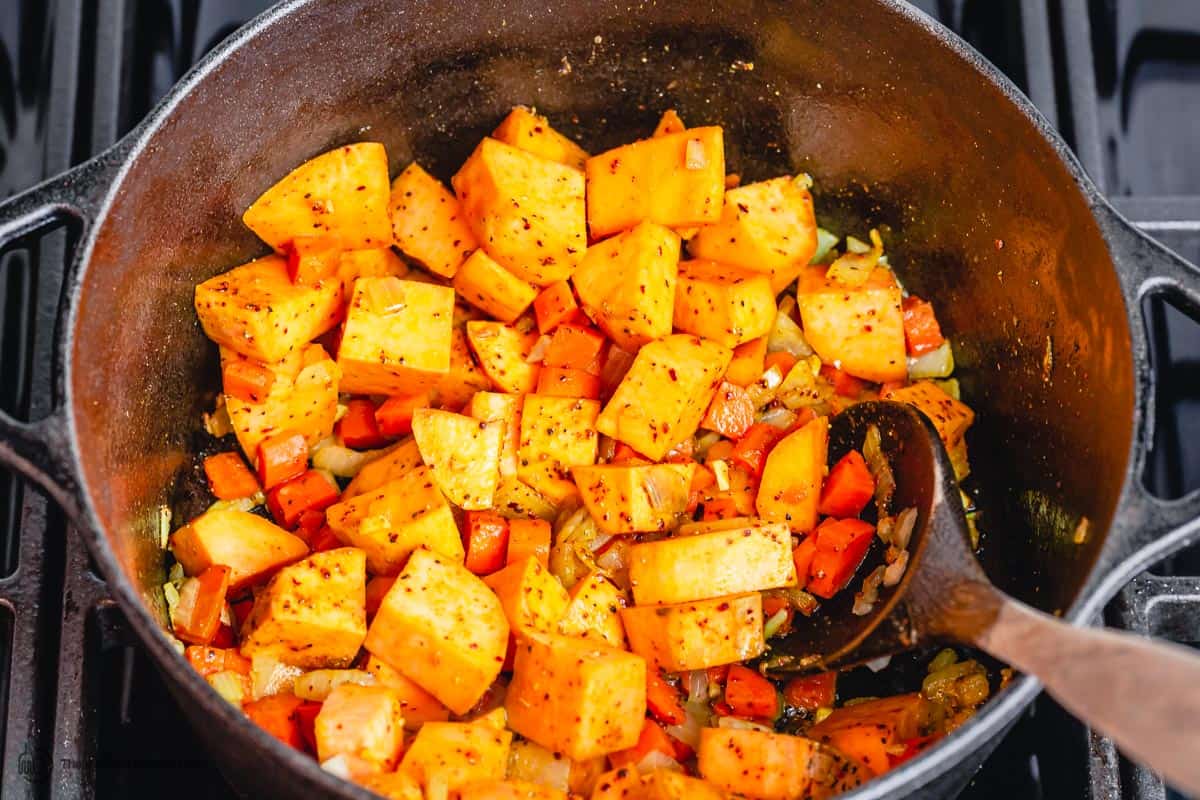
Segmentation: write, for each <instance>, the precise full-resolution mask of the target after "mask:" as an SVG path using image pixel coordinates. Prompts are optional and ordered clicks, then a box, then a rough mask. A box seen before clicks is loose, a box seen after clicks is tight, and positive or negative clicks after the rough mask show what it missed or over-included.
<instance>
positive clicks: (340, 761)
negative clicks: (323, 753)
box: [321, 753, 353, 781]
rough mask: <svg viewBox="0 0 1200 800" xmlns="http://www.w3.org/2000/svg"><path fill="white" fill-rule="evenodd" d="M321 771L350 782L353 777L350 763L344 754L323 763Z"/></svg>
mask: <svg viewBox="0 0 1200 800" xmlns="http://www.w3.org/2000/svg"><path fill="white" fill-rule="evenodd" d="M321 769H323V770H325V771H326V772H328V773H329V774H330V775H336V776H338V777H339V778H341V779H342V780H344V781H348V780H350V779H351V778H352V777H353V773H351V771H350V762H349V760H348V759H347V758H346V755H345V754H344V753H339V754H337V755H336V756H332V757H330V758H327V759H325V760H324V761H322V762H321Z"/></svg>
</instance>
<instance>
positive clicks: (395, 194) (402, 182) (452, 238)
mask: <svg viewBox="0 0 1200 800" xmlns="http://www.w3.org/2000/svg"><path fill="white" fill-rule="evenodd" d="M389 213H390V215H391V224H392V241H393V242H394V243H395V245H396V247H399V248H400V252H402V253H404V255H406V256H408V257H409V258H411V259H413V260H414V261H417V262H419V263H420V264H421V265H422V266H423V267H425V269H427V270H429V271H430V272H432V273H434V274H436V275H441V276H442V277H443V278H453V277H454V274H455V273H456V272H457V271H458V268H459V266H460V265H461V264H462V263H463V259H465V258H466V257H467V255H468V254H469V253H470V252H471V251H472V250H474V249H475V248H476V247H478V246H479V245H478V244H477V243H476V241H475V234H473V233H472V232H471V228H470V226H469V225H467V220H466V218H465V217H464V216H463V212H462V208H461V207H460V206H459V204H458V198H457V197H455V196H454V193H453V192H451V191H450V190H449V189H447V188H446V187H445V186H443V185H442V183H441V181H439V180H438V179H437V178H435V177H433V176H432V175H430V174H429V173H428V172H426V171H425V170H424V169H422V168H421V166H420V165H419V164H417V163H416V162H413V163H412V164H409V165H408V166H407V167H405V169H404V171H403V172H401V173H400V174H399V175H397V176H396V180H395V181H393V182H392V192H391V200H390V204H389Z"/></svg>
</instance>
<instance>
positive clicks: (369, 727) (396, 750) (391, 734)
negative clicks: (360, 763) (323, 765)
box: [313, 683, 404, 772]
mask: <svg viewBox="0 0 1200 800" xmlns="http://www.w3.org/2000/svg"><path fill="white" fill-rule="evenodd" d="M313 730H314V733H315V734H316V740H317V758H318V760H320V761H325V760H326V759H329V758H333V757H334V756H338V755H345V756H352V757H354V758H361V759H362V760H364V761H366V762H367V763H369V764H373V765H375V766H377V767H379V768H380V769H381V770H383V771H385V772H386V771H387V770H390V769H393V768H394V767H395V766H396V762H397V761H399V759H400V750H401V748H402V747H403V745H404V716H403V714H402V712H401V709H400V698H399V697H398V696H397V695H396V693H395V691H393V690H392V689H389V688H388V687H386V686H359V685H357V684H352V683H343V684H341V685H340V686H337V687H336V688H334V690H333V691H332V692H330V693H329V697H327V698H325V702H324V703H322V704H321V710H320V711H318V712H317V718H316V720H315V721H314V725H313Z"/></svg>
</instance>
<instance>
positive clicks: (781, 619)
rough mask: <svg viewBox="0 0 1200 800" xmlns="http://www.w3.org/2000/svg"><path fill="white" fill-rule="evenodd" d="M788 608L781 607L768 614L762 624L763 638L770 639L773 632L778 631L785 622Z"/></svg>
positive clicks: (773, 634)
mask: <svg viewBox="0 0 1200 800" xmlns="http://www.w3.org/2000/svg"><path fill="white" fill-rule="evenodd" d="M787 618H788V609H786V608H781V609H779V610H778V611H776V612H775V613H774V614H772V615H771V616H770V618H769V619H768V620H767V621H766V623H765V624H764V625H763V638H764V639H771V638H773V637H774V636H775V634H777V633H779V629H780V628H782V627H783V623H785V622H787Z"/></svg>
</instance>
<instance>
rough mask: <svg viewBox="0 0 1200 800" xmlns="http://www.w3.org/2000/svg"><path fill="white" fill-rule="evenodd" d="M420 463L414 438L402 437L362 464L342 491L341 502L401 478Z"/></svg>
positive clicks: (419, 454) (419, 452)
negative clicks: (386, 449)
mask: <svg viewBox="0 0 1200 800" xmlns="http://www.w3.org/2000/svg"><path fill="white" fill-rule="evenodd" d="M422 463H424V462H422V461H421V451H420V450H419V449H418V448H417V443H416V440H414V439H411V438H410V439H404V440H403V441H401V442H399V443H398V444H397V445H396V446H395V447H393V448H392V449H391V450H389V451H388V452H386V453H384V454H383V455H382V456H380V457H379V458H377V459H375V460H374V461H368V462H367V463H366V464H364V465H363V467H362V469H360V470H359V471H358V474H357V475H355V476H354V479H353V480H351V481H350V485H348V486H347V487H346V489H345V491H343V492H342V502H343V503H344V502H346V501H347V500H351V499H353V498H355V497H358V496H359V495H360V494H366V493H367V492H372V491H374V490H376V489H378V488H379V487H380V486H383V485H384V484H385V483H391V482H392V481H394V480H397V479H398V478H403V477H404V476H405V475H407V474H408V473H409V472H412V471H413V470H414V469H416V468H417V467H419V466H421V464H422Z"/></svg>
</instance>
